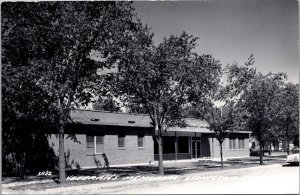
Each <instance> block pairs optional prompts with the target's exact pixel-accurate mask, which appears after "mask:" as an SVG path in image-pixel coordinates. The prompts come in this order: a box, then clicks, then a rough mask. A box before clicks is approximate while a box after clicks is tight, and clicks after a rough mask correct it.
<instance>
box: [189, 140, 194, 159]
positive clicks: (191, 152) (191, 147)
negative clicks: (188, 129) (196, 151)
mask: <svg viewBox="0 0 300 195" xmlns="http://www.w3.org/2000/svg"><path fill="white" fill-rule="evenodd" d="M189 144H190V147H189V149H190V151H189V152H190V154H191V159H192V158H193V146H192V144H193V139H192V136H190V143H189Z"/></svg>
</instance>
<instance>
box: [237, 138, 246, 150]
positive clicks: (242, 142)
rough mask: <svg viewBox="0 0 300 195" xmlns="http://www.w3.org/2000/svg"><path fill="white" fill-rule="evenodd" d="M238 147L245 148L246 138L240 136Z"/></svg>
mask: <svg viewBox="0 0 300 195" xmlns="http://www.w3.org/2000/svg"><path fill="white" fill-rule="evenodd" d="M240 143H241V144H240ZM240 146H241V147H240ZM238 149H239V150H245V139H244V138H238Z"/></svg>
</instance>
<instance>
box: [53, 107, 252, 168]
mask: <svg viewBox="0 0 300 195" xmlns="http://www.w3.org/2000/svg"><path fill="white" fill-rule="evenodd" d="M71 117H72V119H73V121H74V123H73V124H71V125H70V126H69V127H68V131H69V132H70V133H72V134H75V135H76V138H77V140H78V142H74V141H73V140H71V139H67V138H65V139H66V140H65V153H66V159H67V163H68V165H69V166H70V167H72V168H76V167H77V168H78V167H81V168H91V167H102V166H105V165H122V164H139V163H149V162H153V161H155V160H157V159H158V146H157V142H156V140H155V139H153V136H152V135H153V126H152V125H151V120H150V118H149V116H148V115H142V114H140V115H135V114H127V113H112V112H105V111H95V110H80V109H78V110H74V111H72V112H71ZM186 122H187V124H188V125H187V127H186V128H179V127H178V128H172V129H169V130H168V131H167V134H166V135H165V136H164V138H163V158H164V160H180V159H193V158H195V159H197V158H219V157H220V152H219V143H218V141H217V140H216V138H215V137H214V133H213V132H211V131H210V130H209V129H208V128H207V126H208V123H207V122H206V121H204V120H198V119H193V118H187V119H186ZM65 137H66V136H65ZM248 144H249V132H246V131H245V132H235V133H230V134H229V136H228V138H226V139H225V141H224V143H223V146H222V147H223V154H224V155H223V156H224V157H225V158H227V157H244V156H249V147H248ZM49 145H50V147H52V148H53V149H54V151H55V153H56V155H58V136H56V135H54V134H52V135H51V137H50V138H49Z"/></svg>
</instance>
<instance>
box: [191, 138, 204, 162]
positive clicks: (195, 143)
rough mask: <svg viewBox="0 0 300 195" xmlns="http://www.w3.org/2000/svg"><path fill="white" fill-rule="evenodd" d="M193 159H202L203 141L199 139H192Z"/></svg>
mask: <svg viewBox="0 0 300 195" xmlns="http://www.w3.org/2000/svg"><path fill="white" fill-rule="evenodd" d="M192 157H193V158H201V157H202V152H201V140H200V138H199V137H197V138H193V139H192Z"/></svg>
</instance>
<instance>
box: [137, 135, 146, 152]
mask: <svg viewBox="0 0 300 195" xmlns="http://www.w3.org/2000/svg"><path fill="white" fill-rule="evenodd" d="M139 138H142V140H143V146H139ZM137 147H138V149H144V148H145V135H137Z"/></svg>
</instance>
